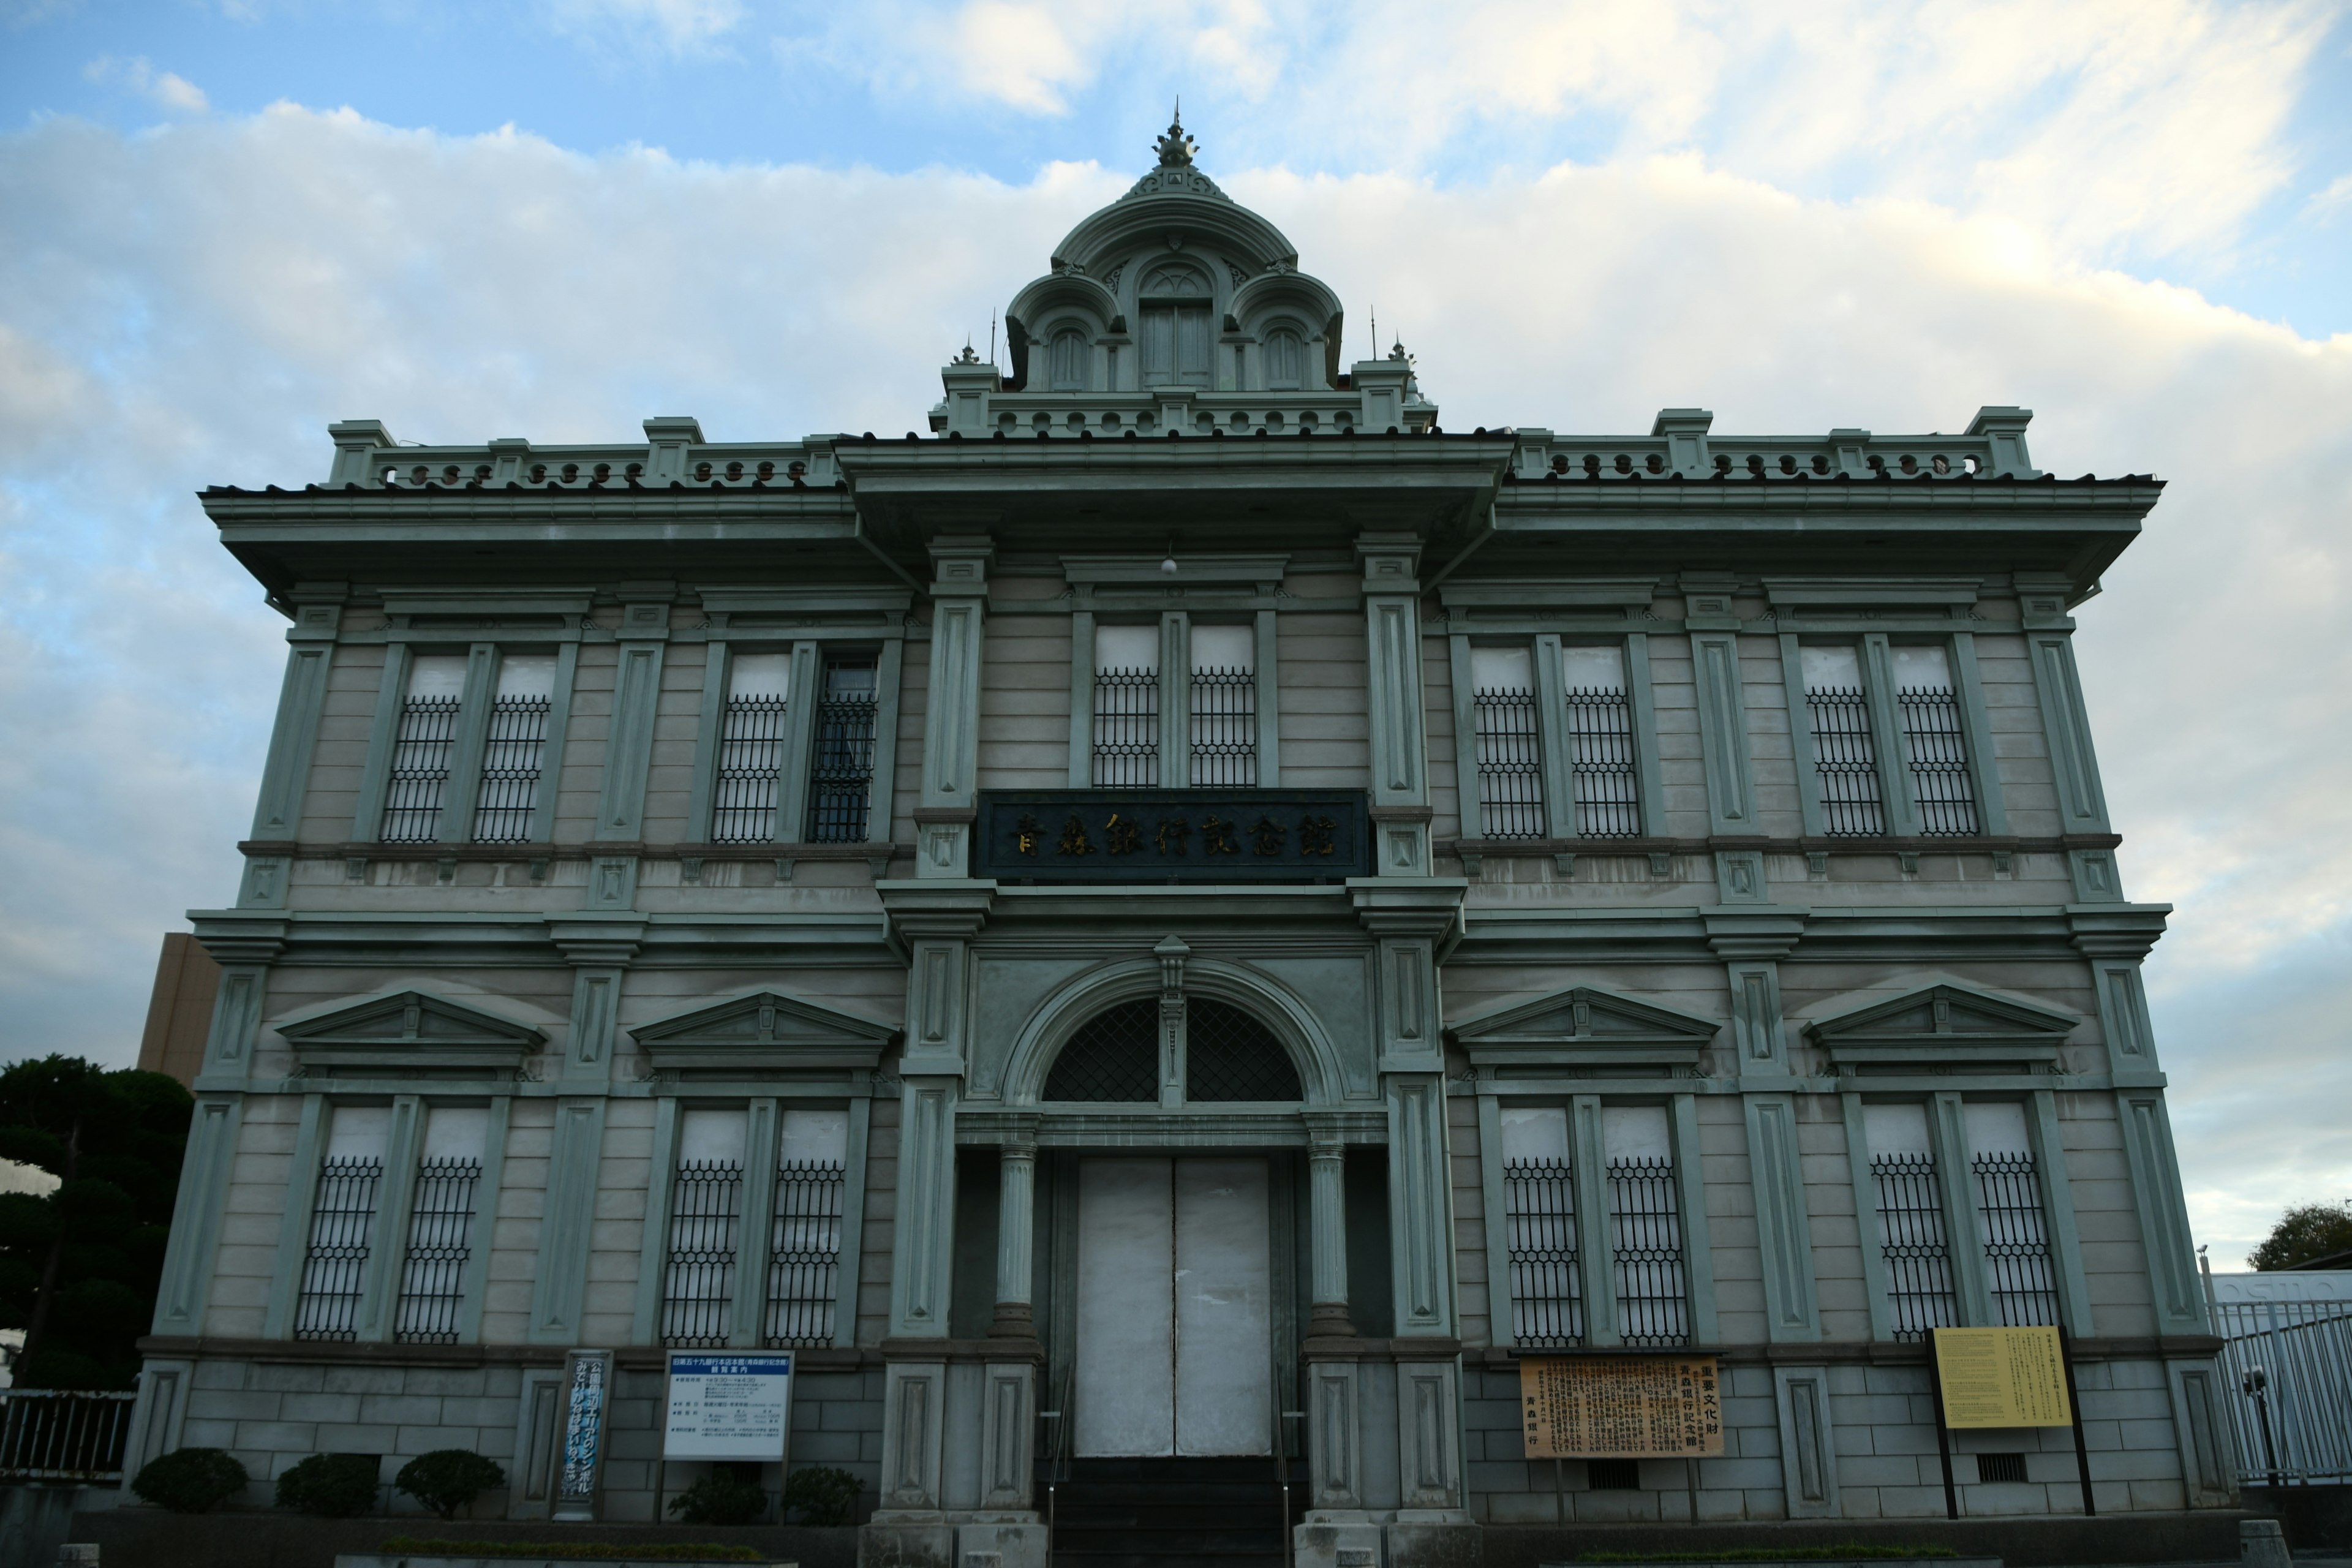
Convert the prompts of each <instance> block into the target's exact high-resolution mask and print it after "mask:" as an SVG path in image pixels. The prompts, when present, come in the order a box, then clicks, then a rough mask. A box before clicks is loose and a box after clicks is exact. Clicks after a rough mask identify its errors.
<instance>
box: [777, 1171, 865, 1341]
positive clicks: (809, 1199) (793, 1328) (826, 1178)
mask: <svg viewBox="0 0 2352 1568" xmlns="http://www.w3.org/2000/svg"><path fill="white" fill-rule="evenodd" d="M846 1181H847V1176H846V1171H845V1167H844V1166H843V1164H842V1163H841V1162H840V1161H837V1160H793V1159H790V1158H787V1159H785V1160H783V1161H782V1162H780V1163H778V1164H777V1166H776V1209H775V1215H774V1218H773V1220H772V1222H771V1223H770V1226H769V1237H768V1312H767V1321H766V1323H765V1326H764V1328H763V1329H762V1331H761V1332H762V1338H763V1340H764V1341H765V1342H766V1343H768V1344H771V1345H822V1344H830V1343H831V1342H833V1317H834V1305H835V1301H836V1300H837V1299H838V1298H839V1296H840V1294H841V1214H842V1198H843V1194H844V1192H845V1187H846Z"/></svg>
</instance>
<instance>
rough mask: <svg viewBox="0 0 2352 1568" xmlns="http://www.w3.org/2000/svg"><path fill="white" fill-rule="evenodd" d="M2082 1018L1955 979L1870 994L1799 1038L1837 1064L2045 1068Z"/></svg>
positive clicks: (1813, 1024) (1809, 1026)
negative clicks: (1896, 992) (1893, 992)
mask: <svg viewBox="0 0 2352 1568" xmlns="http://www.w3.org/2000/svg"><path fill="white" fill-rule="evenodd" d="M2082 1021H2083V1020H2082V1019H2081V1018H2080V1017H2079V1016H2076V1015H2075V1014H2073V1013H2068V1012H2065V1011H2063V1010H2061V1009H2059V1008H2056V1007H2049V1006H2044V1005H2041V1004H2039V1003H2034V1002H2027V1001H2024V1000H2022V999H2021V998H2019V997H2015V996H2002V995H1998V994H1994V993H1992V992H1990V991H1980V990H1979V989H1977V988H1976V987H1975V986H1973V985H1964V984H1959V983H1958V982H1956V981H1938V982H1937V983H1936V984H1931V985H1923V986H1920V987H1918V988H1917V989H1916V990H1912V991H1906V992H1904V993H1902V994H1899V995H1895V996H1884V995H1881V996H1874V997H1872V998H1871V999H1869V1000H1867V1001H1864V1002H1862V1003H1859V1004H1857V1005H1853V1006H1851V1007H1846V1008H1842V1009H1840V1010H1839V1011H1836V1012H1833V1013H1830V1014H1827V1015H1824V1016H1820V1017H1816V1018H1813V1019H1811V1020H1809V1021H1808V1022H1807V1023H1806V1024H1805V1026H1804V1027H1805V1033H1806V1034H1808V1035H1810V1036H1811V1037H1812V1038H1813V1040H1814V1042H1815V1043H1816V1044H1818V1045H1820V1046H1822V1047H1824V1048H1825V1049H1827V1050H1828V1052H1829V1053H1830V1059H1831V1060H1832V1061H1834V1062H1838V1063H1840V1064H1843V1063H1847V1062H1853V1063H1871V1064H1885V1063H1901V1064H1906V1065H1916V1066H1920V1067H1927V1066H1931V1065H1932V1066H1942V1065H1946V1064H1950V1063H1965V1062H2003V1063H2009V1062H2033V1063H2038V1062H2050V1061H2055V1060H2056V1059H2057V1058H2058V1048H2059V1047H2061V1046H2063V1045H2064V1044H2065V1043H2066V1037H2067V1036H2068V1035H2071V1034H2073V1033H2074V1028H2075V1026H2077V1025H2078V1024H2080V1023H2081V1022H2082Z"/></svg>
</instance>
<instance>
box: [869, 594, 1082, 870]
mask: <svg viewBox="0 0 2352 1568" xmlns="http://www.w3.org/2000/svg"><path fill="white" fill-rule="evenodd" d="M930 685H931V642H930V638H929V637H928V636H926V637H920V638H917V637H908V639H907V645H906V650H905V652H904V654H903V656H902V657H901V658H900V659H899V661H898V768H897V772H898V777H897V778H896V779H894V780H893V781H891V789H890V841H891V842H892V843H894V844H912V843H914V841H915V807H916V806H917V805H919V804H920V802H921V801H922V798H923V714H924V712H925V710H926V709H927V708H928V706H929V698H930ZM1065 782H1066V781H1065ZM903 874H904V873H903V872H894V873H893V875H903Z"/></svg>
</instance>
